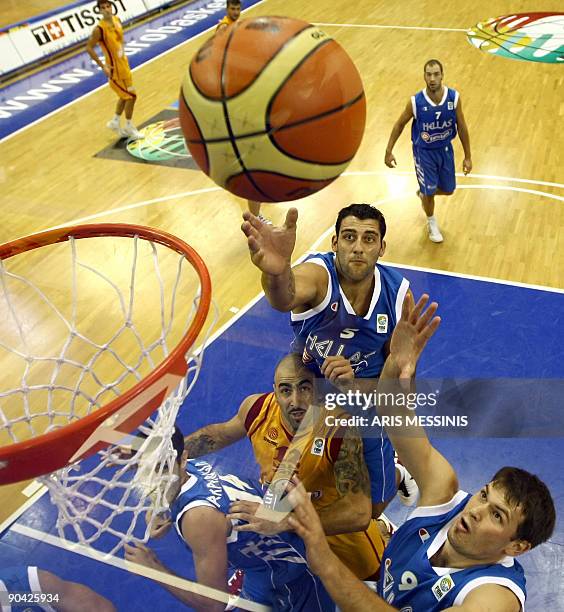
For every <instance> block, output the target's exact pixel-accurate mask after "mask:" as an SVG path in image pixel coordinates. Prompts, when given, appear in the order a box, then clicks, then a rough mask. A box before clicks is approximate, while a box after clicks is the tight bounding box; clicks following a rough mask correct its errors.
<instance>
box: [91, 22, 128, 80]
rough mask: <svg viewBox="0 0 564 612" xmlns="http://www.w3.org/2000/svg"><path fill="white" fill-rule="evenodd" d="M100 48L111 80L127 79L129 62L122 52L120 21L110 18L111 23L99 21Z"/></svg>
mask: <svg viewBox="0 0 564 612" xmlns="http://www.w3.org/2000/svg"><path fill="white" fill-rule="evenodd" d="M97 27H98V28H99V29H100V43H99V44H100V47H101V48H102V51H103V52H104V57H105V58H106V65H107V66H109V67H110V68H111V70H112V78H115V79H125V78H127V77H129V75H130V70H129V62H128V61H127V57H126V56H125V52H124V50H123V27H122V25H121V21H120V20H119V19H118V18H117V17H114V16H112V21H111V22H109V21H106V20H105V19H100V21H99V22H98V26H97Z"/></svg>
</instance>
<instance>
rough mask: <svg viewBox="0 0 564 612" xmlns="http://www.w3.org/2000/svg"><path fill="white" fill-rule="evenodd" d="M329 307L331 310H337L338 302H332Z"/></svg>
mask: <svg viewBox="0 0 564 612" xmlns="http://www.w3.org/2000/svg"><path fill="white" fill-rule="evenodd" d="M330 308H331V310H332V311H333V312H337V310H339V302H333V303H332V304H331V306H330Z"/></svg>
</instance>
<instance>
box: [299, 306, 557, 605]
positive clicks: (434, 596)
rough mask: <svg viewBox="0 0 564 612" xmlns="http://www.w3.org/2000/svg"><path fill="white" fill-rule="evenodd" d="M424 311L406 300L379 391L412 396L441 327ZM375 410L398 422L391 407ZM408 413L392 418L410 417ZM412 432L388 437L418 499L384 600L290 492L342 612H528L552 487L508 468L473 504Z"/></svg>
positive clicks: (390, 559) (383, 583) (384, 574)
mask: <svg viewBox="0 0 564 612" xmlns="http://www.w3.org/2000/svg"><path fill="white" fill-rule="evenodd" d="M427 302H428V296H423V297H422V298H421V300H419V302H418V303H417V305H415V304H414V303H413V298H412V297H411V295H409V296H408V297H407V298H406V300H405V303H404V306H403V310H402V318H401V320H400V322H399V323H398V325H397V327H396V329H395V330H394V334H393V336H392V341H391V346H390V356H389V357H388V359H387V361H386V364H385V366H384V370H383V371H382V375H381V377H380V384H379V386H378V391H379V392H382V391H383V392H385V393H390V392H391V393H394V394H398V395H401V394H404V393H406V391H405V390H404V388H403V387H404V385H405V386H406V387H407V389H410V388H411V387H410V384H409V381H410V378H411V377H413V375H414V373H415V366H416V364H417V360H418V359H419V356H420V354H421V352H422V351H423V349H424V348H425V345H426V344H427V342H428V340H429V339H430V338H431V337H432V336H433V334H434V333H435V331H436V330H437V328H438V326H439V323H440V319H439V317H435V316H434V315H435V312H436V309H437V304H436V303H433V304H431V306H429V308H428V309H427V310H426V311H424V309H425V306H426V304H427ZM382 382H384V384H385V386H384V387H381V386H380V385H381V384H382ZM397 406H398V404H396V407H397ZM378 411H379V412H380V414H381V415H386V414H391V411H390V410H388V409H387V408H386V406H379V407H378ZM392 411H393V408H392ZM407 412H408V411H407V410H401V409H400V410H399V412H398V411H394V412H393V414H394V416H395V417H403V418H405V415H406V413H407ZM412 415H413V413H411V416H412ZM415 429H416V431H409V432H407V431H405V427H404V428H401V427H391V428H389V429H388V434H389V435H390V437H391V438H392V442H393V443H394V446H395V447H396V449H397V451H398V454H399V456H400V458H401V459H402V461H404V462H405V465H406V466H407V467H408V469H409V470H410V471H411V473H412V474H413V477H414V478H415V479H416V481H417V483H418V485H419V490H420V494H421V496H420V499H419V504H418V507H417V508H416V509H415V510H414V512H413V513H412V514H411V516H410V517H409V518H408V519H407V521H406V522H405V523H404V524H403V525H401V527H400V528H399V529H398V530H397V531H396V532H395V533H394V535H393V536H392V538H391V540H390V542H389V543H388V546H387V547H386V550H385V552H384V557H383V559H382V571H381V572H380V580H379V582H378V590H377V592H378V594H375V593H373V592H372V591H370V590H369V589H368V588H367V587H366V586H365V585H364V584H363V583H362V582H361V581H360V580H358V579H357V578H356V577H355V576H353V575H352V574H351V573H350V572H349V571H348V569H347V568H346V567H344V566H343V565H342V564H341V563H340V562H339V560H338V559H336V557H334V555H333V554H332V553H331V551H330V550H329V549H328V547H327V545H326V544H325V539H324V537H323V530H322V529H321V525H320V522H319V519H318V518H317V516H316V513H315V510H314V508H313V506H312V504H311V502H310V501H309V499H308V497H307V496H306V495H305V491H304V489H303V485H299V486H298V488H297V489H295V490H293V491H292V492H291V493H290V500H291V501H292V502H293V503H294V504H296V508H295V510H294V513H293V514H292V515H291V516H290V518H289V519H288V522H289V524H290V525H291V526H292V527H293V528H294V529H295V531H296V532H297V533H298V534H299V535H301V536H302V537H303V538H304V540H305V542H306V546H307V558H308V562H309V565H310V567H311V568H312V569H313V571H315V572H316V573H317V574H318V575H319V576H320V577H321V579H322V580H323V582H324V584H325V585H326V586H327V589H328V591H329V593H330V595H331V596H332V597H333V599H334V601H335V603H336V604H337V605H338V606H339V608H340V610H341V612H388V611H392V610H401V611H402V612H439V611H440V610H453V611H457V612H458V611H460V612H476V611H488V612H522V611H524V610H525V598H526V588H525V575H524V572H523V568H522V567H521V565H520V564H519V562H518V561H517V559H516V557H518V556H519V555H522V554H523V553H526V552H527V551H528V550H530V549H531V548H533V547H535V546H537V545H539V544H542V543H543V542H545V541H546V540H547V539H548V538H549V537H550V535H551V533H552V531H553V529H554V525H555V521H556V512H555V508H554V501H553V500H552V497H551V495H550V492H549V490H548V488H547V486H546V485H545V484H544V483H543V482H542V481H541V480H539V478H538V477H537V476H535V475H533V474H531V473H529V472H527V471H525V470H523V469H520V468H516V467H508V466H506V467H503V468H501V469H499V470H498V471H497V472H496V473H495V474H494V476H493V477H492V478H491V479H490V480H489V482H487V484H485V485H484V486H483V487H481V488H480V490H479V491H477V492H476V493H474V494H473V495H472V494H468V493H466V492H465V491H461V490H460V489H459V486H458V478H457V475H456V472H455V471H454V469H453V467H452V466H451V464H450V463H449V462H448V461H447V459H446V458H445V457H444V456H443V455H442V454H441V453H440V452H439V451H438V450H437V449H436V448H434V447H433V445H432V444H431V442H430V440H429V438H428V437H427V436H426V434H425V432H424V430H423V429H422V428H415ZM406 433H408V435H405V434H406Z"/></svg>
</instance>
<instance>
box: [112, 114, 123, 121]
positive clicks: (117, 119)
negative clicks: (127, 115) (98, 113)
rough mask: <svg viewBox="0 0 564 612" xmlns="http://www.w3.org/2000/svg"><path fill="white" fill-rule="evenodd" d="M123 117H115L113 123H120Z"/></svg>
mask: <svg viewBox="0 0 564 612" xmlns="http://www.w3.org/2000/svg"><path fill="white" fill-rule="evenodd" d="M120 119H121V117H120V116H119V115H114V118H113V119H112V121H115V122H116V123H119V122H120Z"/></svg>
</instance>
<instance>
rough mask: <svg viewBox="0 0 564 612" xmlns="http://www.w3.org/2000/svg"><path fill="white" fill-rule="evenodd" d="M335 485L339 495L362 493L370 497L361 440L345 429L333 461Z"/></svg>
mask: <svg viewBox="0 0 564 612" xmlns="http://www.w3.org/2000/svg"><path fill="white" fill-rule="evenodd" d="M334 471H335V485H336V487H337V491H338V493H339V495H341V496H343V497H344V496H345V495H346V494H347V493H364V494H366V495H367V496H368V497H369V498H370V478H369V476H368V470H367V469H366V464H365V463H364V455H363V452H362V441H361V439H360V438H359V437H358V435H357V434H356V433H355V434H351V433H349V432H348V431H347V433H346V434H345V436H344V438H343V442H342V444H341V449H340V451H339V456H338V457H337V461H335V466H334Z"/></svg>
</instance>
